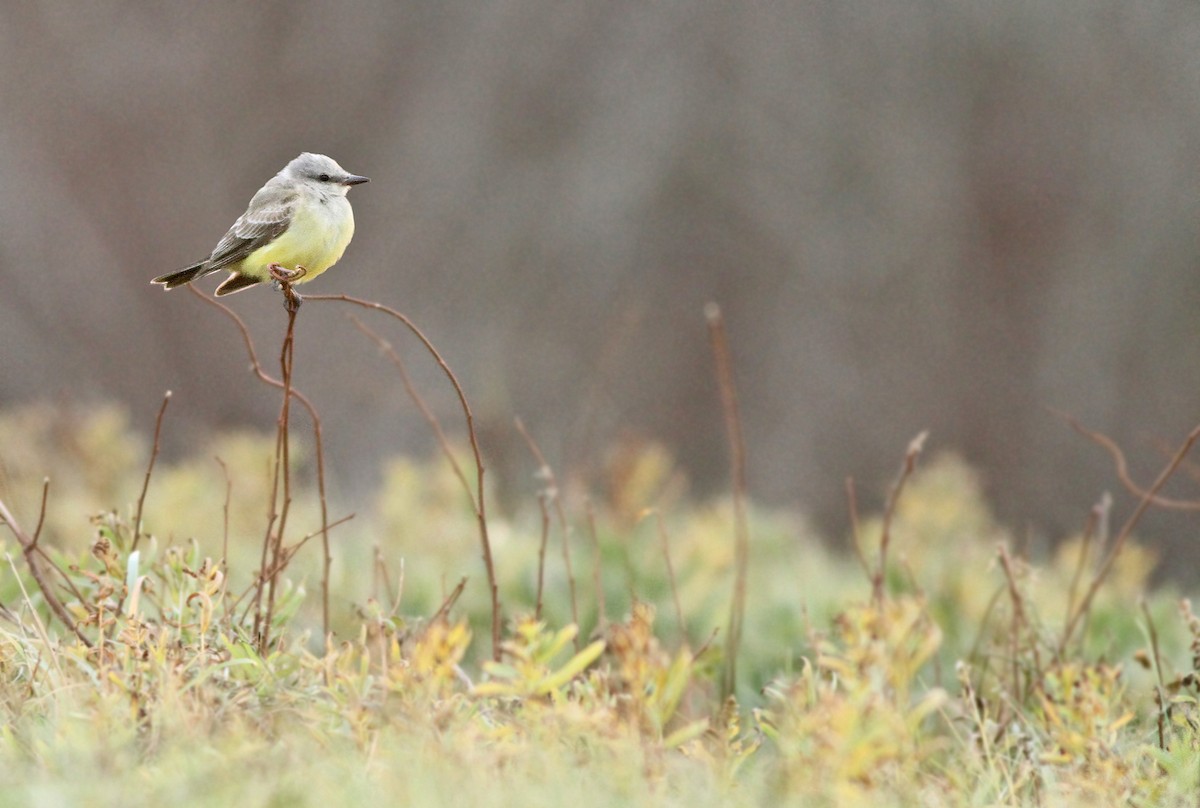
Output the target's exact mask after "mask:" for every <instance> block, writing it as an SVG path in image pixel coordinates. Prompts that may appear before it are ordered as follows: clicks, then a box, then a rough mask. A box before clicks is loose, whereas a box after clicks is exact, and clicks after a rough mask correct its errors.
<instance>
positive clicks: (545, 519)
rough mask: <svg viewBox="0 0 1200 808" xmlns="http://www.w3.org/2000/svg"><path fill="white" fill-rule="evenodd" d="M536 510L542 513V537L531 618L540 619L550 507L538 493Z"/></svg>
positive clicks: (548, 537)
mask: <svg viewBox="0 0 1200 808" xmlns="http://www.w3.org/2000/svg"><path fill="white" fill-rule="evenodd" d="M537 501H538V510H539V511H540V512H541V514H542V538H541V541H539V542H538V567H537V598H536V600H535V601H534V603H535V605H534V608H533V619H534V620H541V619H542V594H543V592H544V591H545V586H546V545H547V544H548V543H549V541H550V509H549V508H547V507H546V495H545V494H538V498H537Z"/></svg>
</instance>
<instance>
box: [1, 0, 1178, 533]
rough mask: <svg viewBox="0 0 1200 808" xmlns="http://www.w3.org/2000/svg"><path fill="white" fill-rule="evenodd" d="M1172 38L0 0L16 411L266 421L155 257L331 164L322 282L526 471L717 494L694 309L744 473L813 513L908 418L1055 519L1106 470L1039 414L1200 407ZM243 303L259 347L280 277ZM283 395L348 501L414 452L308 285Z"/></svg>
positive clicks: (1149, 19) (253, 394)
mask: <svg viewBox="0 0 1200 808" xmlns="http://www.w3.org/2000/svg"><path fill="white" fill-rule="evenodd" d="M1198 42H1200V8H1198V7H1197V6H1196V5H1195V4H1193V3H1181V2H1165V1H1160V0H1150V1H1149V2H1140V3H1129V2H1115V1H1114V0H1099V2H1095V1H1093V2H1082V0H1053V2H1052V1H1051V0H1043V1H1042V2H1034V3H1020V4H1015V3H1014V4H1001V3H987V2H946V1H945V0H943V1H942V2H916V0H901V1H900V2H892V3H881V4H859V3H839V2H812V3H762V4H727V5H723V6H709V5H702V4H691V3H654V4H641V3H612V4H610V3H592V4H582V3H581V4H560V3H552V2H546V0H519V2H517V1H514V2H501V3H489V4H479V3H468V2H444V1H443V0H439V1H438V2H403V3H390V2H376V3H358V4H353V5H348V4H334V3H317V2H298V3H278V2H275V3H260V4H255V5H252V6H247V5H242V4H234V3H230V2H214V3H206V4H192V5H189V6H174V5H164V6H146V5H145V4H142V3H121V2H110V3H103V4H99V3H97V4H72V3H56V2H41V3H27V4H20V5H17V4H8V5H5V6H4V7H3V9H0V100H2V101H3V109H4V114H3V115H2V116H0V172H2V176H3V178H4V182H3V183H0V224H2V226H3V233H4V237H3V239H2V240H0V346H2V347H0V407H3V406H5V405H11V404H14V403H16V402H19V401H25V400H31V399H40V398H51V399H53V398H60V399H64V400H68V401H72V402H87V401H91V400H98V399H115V400H117V401H119V402H122V403H123V404H125V405H126V406H128V407H130V408H131V409H132V411H133V413H134V417H135V418H136V419H139V420H140V421H141V422H142V423H145V424H146V426H147V428H149V425H150V423H151V420H152V417H153V412H154V411H155V409H156V408H157V406H158V403H159V400H160V396H161V394H162V391H163V390H164V389H167V388H170V389H173V390H174V391H175V393H176V399H175V406H174V407H173V411H172V414H171V418H172V419H174V422H175V425H174V427H173V428H172V429H170V430H168V440H169V441H171V442H173V445H172V446H168V449H170V450H173V451H176V452H178V451H179V450H180V449H181V448H183V446H184V445H185V444H187V443H188V442H189V441H194V440H195V439H197V438H198V436H200V435H202V434H204V429H205V428H207V427H209V426H224V427H228V426H234V425H240V424H254V425H256V426H259V427H266V426H267V425H269V424H270V423H271V421H272V419H273V417H274V410H275V407H276V406H277V401H276V397H275V396H274V395H273V394H271V393H269V392H268V391H265V390H264V389H263V388H262V387H260V386H259V385H258V384H256V383H255V382H254V381H253V380H252V379H251V378H250V376H249V374H248V373H247V371H246V366H247V362H246V359H245V356H244V354H243V353H242V349H241V346H240V344H239V341H238V338H237V335H236V333H235V332H234V331H233V330H232V329H231V327H230V325H229V324H228V322H226V321H225V320H224V319H223V318H221V317H220V316H218V315H217V314H216V313H215V312H214V311H213V310H211V309H209V308H208V307H204V306H201V305H199V304H198V302H197V301H196V300H195V299H193V298H192V297H191V296H190V295H188V294H187V293H186V292H174V293H171V294H170V295H164V294H163V293H162V292H161V291H160V290H159V289H157V288H152V287H151V286H150V285H149V282H148V281H149V279H150V277H152V276H154V275H156V274H159V273H161V272H164V271H166V270H169V269H173V268H176V267H179V266H183V265H184V264H187V263H189V262H191V261H194V260H196V259H198V258H200V257H202V256H203V255H205V254H206V253H207V252H208V251H209V250H210V249H211V247H212V245H213V244H214V243H215V240H216V239H217V238H218V237H219V236H220V235H221V233H223V232H224V230H225V228H226V227H227V226H228V225H229V224H230V222H231V221H232V220H233V218H234V217H236V216H237V215H238V214H239V213H240V212H241V210H242V209H243V206H244V205H245V203H246V201H247V200H248V199H249V197H250V195H251V194H252V193H253V192H254V190H255V189H256V188H258V186H259V185H260V184H261V183H262V182H263V181H265V180H266V179H267V178H268V177H269V176H270V175H271V174H273V173H274V172H275V171H277V170H278V169H279V168H280V167H281V166H282V165H283V164H284V163H285V162H286V161H287V160H288V159H290V158H291V157H293V156H294V155H295V154H296V153H298V152H299V151H301V150H313V151H322V152H326V153H328V154H330V155H332V156H334V157H335V158H336V159H337V160H339V161H340V162H341V163H342V164H343V165H344V166H346V167H347V168H348V169H349V170H351V171H355V172H359V173H363V174H366V175H368V176H370V177H371V178H372V180H373V182H372V184H371V185H369V186H366V187H364V188H361V189H358V190H356V191H355V193H354V194H353V201H354V204H355V210H356V215H357V221H358V235H357V237H356V240H355V242H354V243H353V244H352V245H351V247H350V249H349V251H348V252H347V255H346V257H345V258H344V259H343V262H342V264H341V265H339V266H338V267H337V269H336V270H335V271H334V272H332V273H330V274H329V275H326V276H325V277H323V278H322V279H321V280H320V281H319V283H318V284H316V285H314V287H312V291H319V292H346V293H351V294H356V295H360V296H365V297H371V298H375V299H379V300H381V301H383V302H385V303H388V304H389V305H393V306H396V307H398V308H400V309H402V310H404V311H405V312H406V313H408V314H409V315H410V316H411V317H413V318H414V319H415V320H416V321H417V322H419V323H420V324H421V325H422V327H424V328H425V329H426V331H427V333H428V334H429V335H430V336H431V337H432V338H433V339H434V341H435V342H436V343H437V344H438V345H439V346H440V347H441V349H442V351H443V353H444V354H445V356H446V357H447V359H448V361H449V362H450V364H451V365H452V366H453V367H454V368H455V369H456V370H457V371H458V374H459V376H460V378H462V379H463V381H464V385H465V386H466V388H467V394H468V395H469V396H470V397H471V398H472V400H473V402H474V403H475V406H476V408H477V410H478V414H479V415H480V417H481V420H482V421H483V423H484V425H485V426H486V432H485V444H486V445H485V450H486V451H487V453H488V455H489V457H490V458H491V460H492V462H493V464H494V465H496V466H497V467H498V468H499V469H501V473H500V474H499V475H498V479H501V480H503V481H505V482H506V483H507V484H508V485H509V486H510V487H512V488H514V489H516V492H517V493H518V494H521V495H528V492H529V490H532V489H533V487H534V484H533V483H532V482H530V483H529V484H528V486H526V485H525V483H524V481H525V480H527V479H528V478H527V477H523V476H521V475H527V474H528V473H529V471H530V464H529V462H528V460H527V455H526V453H525V452H524V449H523V446H522V445H521V442H520V438H519V436H518V435H517V433H516V431H515V429H514V428H513V427H512V417H513V416H514V415H520V416H521V417H522V418H523V419H524V421H525V423H526V424H527V425H528V426H529V428H530V430H531V431H532V432H533V433H534V434H535V435H537V437H538V440H539V442H540V443H541V445H542V446H543V448H544V449H545V450H546V451H547V453H548V454H549V455H550V456H551V457H550V459H551V461H552V462H553V463H554V464H555V466H556V468H558V469H560V470H561V471H562V473H565V474H572V473H573V474H588V473H592V474H595V473H596V470H597V469H599V468H600V467H601V466H602V465H603V463H604V462H605V456H606V453H607V452H609V451H612V449H613V447H614V446H618V445H619V444H620V442H621V441H637V440H644V439H654V440H661V441H663V442H664V443H665V444H666V445H667V446H669V447H670V449H671V450H672V451H673V452H674V453H675V455H676V456H677V457H678V458H679V460H680V462H681V464H682V466H683V467H684V468H686V469H687V470H688V472H689V474H690V475H691V477H692V479H693V480H694V481H695V482H696V484H697V485H698V486H699V487H700V488H702V489H703V488H706V487H708V486H720V487H725V486H726V483H725V474H726V472H725V469H726V461H725V448H724V440H723V436H722V431H721V421H720V415H719V410H718V403H717V395H716V390H715V385H714V382H713V379H712V372H711V359H710V355H709V351H708V345H707V342H706V338H705V330H704V320H703V316H702V306H703V304H704V303H705V302H707V301H709V300H715V301H717V302H719V303H720V304H721V305H722V307H723V310H724V312H725V315H726V319H727V325H728V329H729V332H730V338H731V341H732V347H733V351H734V355H735V356H734V359H735V363H736V372H737V376H738V383H739V387H740V393H741V398H742V406H743V415H744V418H745V427H746V431H747V436H748V441H749V458H750V477H751V480H750V486H751V490H752V492H753V494H754V495H756V496H757V497H760V498H769V499H774V500H776V501H783V502H789V503H797V504H799V505H801V506H802V507H804V508H806V509H809V510H811V511H813V512H814V513H816V514H817V515H818V516H819V517H821V518H822V520H823V521H824V522H825V523H826V524H832V525H837V523H838V520H839V519H840V518H841V516H840V515H841V514H842V512H843V511H844V504H843V500H842V496H841V490H842V481H843V478H844V477H845V476H846V475H854V476H855V477H856V478H858V479H859V480H860V481H861V482H862V484H863V486H864V489H863V490H864V491H879V490H882V485H883V482H884V480H886V479H887V478H888V477H890V475H891V474H892V473H893V472H894V468H893V458H895V457H897V456H898V455H899V454H900V452H901V451H902V449H903V447H904V445H906V443H907V441H908V439H909V438H911V437H912V435H914V434H916V432H918V431H919V430H921V429H924V428H929V429H930V430H931V431H932V434H933V439H932V443H933V444H934V445H937V446H942V447H952V448H954V449H956V450H958V451H961V452H962V453H963V454H964V455H965V456H966V457H967V459H968V460H969V461H970V462H972V463H973V464H975V465H977V466H978V467H979V468H980V469H981V470H982V472H983V475H984V480H985V484H986V485H987V487H988V489H989V497H990V498H992V499H994V500H995V501H996V502H997V503H998V504H999V507H1000V511H1001V514H1002V517H1003V518H1004V519H1006V520H1007V521H1009V522H1010V523H1012V524H1014V526H1024V525H1028V526H1030V527H1031V528H1032V529H1033V531H1034V532H1035V533H1037V534H1042V533H1044V534H1048V535H1057V534H1058V533H1060V532H1062V531H1064V530H1066V529H1069V528H1075V527H1077V526H1078V525H1079V524H1080V523H1081V522H1082V519H1083V514H1084V513H1085V512H1086V510H1087V508H1088V507H1089V505H1090V504H1091V502H1092V501H1093V500H1094V499H1095V498H1096V497H1097V496H1098V494H1099V492H1100V491H1101V490H1102V489H1104V488H1106V487H1110V486H1112V485H1113V482H1112V474H1111V470H1110V468H1109V464H1108V461H1107V458H1105V457H1104V456H1103V454H1102V453H1101V452H1100V451H1099V450H1097V449H1096V448H1095V447H1094V446H1092V445H1090V444H1088V443H1087V442H1086V441H1083V440H1082V439H1080V438H1079V437H1078V436H1077V435H1075V434H1074V433H1072V432H1071V431H1070V430H1069V429H1068V428H1067V427H1066V426H1064V424H1063V423H1062V422H1061V421H1059V420H1058V419H1056V418H1055V417H1054V416H1052V415H1050V414H1049V413H1048V412H1047V411H1046V409H1045V407H1046V406H1052V407H1056V408H1059V409H1062V410H1066V411H1069V412H1072V413H1074V414H1076V415H1078V416H1079V417H1080V418H1081V419H1082V420H1083V421H1084V422H1085V423H1086V424H1088V425H1089V426H1090V427H1092V428H1096V429H1099V430H1102V431H1104V432H1106V433H1108V434H1110V435H1112V436H1113V437H1114V438H1116V439H1117V440H1119V441H1120V442H1121V443H1122V444H1123V445H1125V446H1127V447H1128V448H1129V450H1130V452H1131V455H1132V456H1134V457H1135V458H1137V459H1138V462H1137V463H1136V464H1135V466H1136V468H1135V471H1137V472H1139V473H1142V476H1143V477H1144V476H1145V472H1146V470H1148V469H1150V468H1154V467H1156V466H1157V465H1158V464H1159V463H1160V462H1161V448H1160V441H1163V442H1165V443H1167V444H1174V443H1175V442H1176V440H1177V439H1178V437H1179V436H1180V435H1181V434H1182V433H1183V432H1184V431H1185V430H1187V429H1188V428H1190V427H1191V426H1192V425H1193V422H1194V421H1195V420H1196V418H1197V406H1196V405H1197V401H1198V399H1200V334H1198V333H1197V331H1198V329H1197V325H1196V322H1197V318H1196V317H1195V315H1194V310H1195V308H1196V303H1197V300H1196V297H1197V290H1198V288H1200V274H1198V273H1197V271H1196V270H1197V266H1196V264H1197V257H1198V253H1200V249H1198V245H1197V241H1196V232H1197V215H1196V214H1197V206H1196V199H1197V198H1198V196H1200V194H1198V192H1200V170H1198V168H1197V154H1200V148H1197V147H1198V146H1200V143H1198V140H1200V137H1198V135H1197V132H1198V131H1200V126H1198V124H1200V90H1198V89H1197V88H1200V48H1198V47H1197V44H1198ZM317 287H319V288H317ZM234 305H235V307H236V308H237V309H238V311H239V312H241V313H243V314H244V315H245V316H246V318H247V319H248V320H250V321H252V322H254V323H255V324H256V329H255V331H256V335H257V337H258V338H259V340H260V343H259V345H260V350H261V351H263V353H264V354H265V355H267V356H274V354H275V352H276V350H277V343H278V340H279V338H280V337H281V335H282V328H283V322H284V317H283V311H282V308H281V306H280V301H279V300H278V298H277V296H276V295H273V294H270V293H268V292H264V291H254V292H249V293H247V294H245V295H240V296H238V297H237V298H236V299H234ZM395 339H396V341H397V342H398V343H401V344H406V343H403V342H402V340H401V339H400V337H399V335H396V336H395ZM409 355H411V356H412V357H413V361H412V364H413V372H414V374H415V376H416V377H417V381H418V384H420V386H421V388H422V390H424V391H427V395H428V396H429V399H430V402H431V404H432V405H433V406H434V407H435V408H436V409H438V411H439V412H440V413H442V414H443V416H444V417H445V418H446V419H447V420H449V419H452V418H453V417H454V412H455V410H454V402H453V398H452V393H451V391H450V390H449V389H448V388H447V387H446V386H445V385H444V384H443V383H442V380H441V379H440V377H439V376H438V375H437V373H436V369H435V368H432V367H430V366H429V363H428V362H426V361H425V360H424V358H423V356H421V354H419V353H417V352H412V353H410V354H409ZM296 382H297V385H298V386H299V387H300V388H301V389H304V390H305V391H307V392H308V393H309V395H310V396H311V397H312V398H313V399H314V400H315V402H316V403H317V404H318V406H319V407H320V409H321V410H322V412H323V414H324V417H325V419H326V424H325V427H326V433H327V439H328V441H329V445H330V451H331V452H332V458H331V463H332V472H331V481H332V485H333V486H334V487H335V488H336V489H338V491H337V493H339V494H340V495H341V496H342V497H343V498H350V499H352V498H353V497H354V492H355V491H356V490H360V489H361V490H372V489H373V488H374V486H370V487H369V488H368V487H367V486H365V485H362V483H365V482H366V481H369V480H371V479H372V478H374V477H375V476H376V475H378V474H379V458H380V457H381V456H382V455H385V454H391V453H393V452H394V451H396V450H397V449H405V448H407V449H414V450H419V451H424V450H425V449H427V448H428V443H429V441H430V438H429V435H428V431H427V429H426V427H425V426H424V423H423V422H422V421H421V419H420V418H419V416H417V414H416V413H415V412H414V411H413V409H412V407H411V405H410V404H409V403H408V402H407V400H406V399H404V398H403V396H402V395H401V394H400V393H399V391H398V390H397V389H396V385H395V383H394V377H393V375H392V374H391V373H390V372H389V371H388V369H387V368H386V366H385V365H384V364H383V363H382V362H381V361H380V360H379V358H378V357H377V356H376V355H375V351H374V349H373V348H372V347H371V346H370V345H369V344H367V343H366V342H365V341H364V340H363V338H362V336H361V335H360V334H358V333H357V332H356V331H355V330H354V329H353V328H352V327H351V326H350V325H349V324H348V323H347V322H346V321H345V319H344V317H343V312H341V311H339V310H337V309H336V308H335V307H333V306H329V305H321V304H313V305H311V306H308V307H306V308H305V309H304V310H303V312H302V315H301V322H300V326H299V335H298V348H297V380H296ZM268 428H269V427H268ZM593 484H598V483H596V481H595V480H593ZM527 488H528V490H526V489H527ZM1147 524H1148V525H1149V527H1148V528H1147V529H1148V530H1157V531H1159V533H1160V534H1161V537H1162V538H1163V540H1164V541H1168V542H1169V541H1170V540H1174V541H1176V542H1178V543H1180V546H1183V543H1185V542H1186V541H1187V539H1188V538H1189V535H1188V534H1190V533H1192V532H1194V529H1195V528H1194V524H1192V523H1191V522H1187V521H1179V522H1171V521H1167V520H1166V519H1165V518H1161V517H1160V518H1159V521H1158V522H1154V523H1147Z"/></svg>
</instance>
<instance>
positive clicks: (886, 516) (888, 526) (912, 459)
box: [871, 431, 929, 603]
mask: <svg viewBox="0 0 1200 808" xmlns="http://www.w3.org/2000/svg"><path fill="white" fill-rule="evenodd" d="M928 437H929V432H928V431H924V432H922V433H920V434H919V435H917V436H916V437H915V438H913V439H912V440H911V441H909V444H908V451H906V452H905V453H904V463H903V464H902V465H901V466H900V473H899V475H897V477H896V482H895V483H893V485H892V490H891V491H890V492H888V498H887V504H886V505H885V506H884V509H883V528H882V529H881V532H880V536H879V568H878V569H877V570H875V576H874V578H873V580H872V582H871V595H872V598H873V599H874V601H875V602H876V603H882V602H883V597H884V594H885V593H884V582H885V581H886V579H887V557H888V546H889V545H890V544H891V539H892V520H893V519H894V518H895V516H896V505H897V504H898V503H899V502H900V494H901V493H903V491H904V485H905V483H907V482H908V478H909V477H911V476H912V474H913V472H914V471H916V468H917V458H918V457H920V456H921V452H922V451H924V449H925V441H926V439H927V438H928Z"/></svg>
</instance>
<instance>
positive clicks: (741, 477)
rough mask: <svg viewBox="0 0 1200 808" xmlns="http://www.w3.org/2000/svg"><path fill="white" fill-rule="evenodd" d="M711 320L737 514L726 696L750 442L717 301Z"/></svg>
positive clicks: (744, 546) (743, 570) (739, 594)
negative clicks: (744, 424) (743, 423)
mask: <svg viewBox="0 0 1200 808" xmlns="http://www.w3.org/2000/svg"><path fill="white" fill-rule="evenodd" d="M704 314H705V317H706V318H707V319H708V335H709V341H710V343H711V345H712V352H713V360H714V362H715V364H716V375H717V387H718V388H719V390H720V393H721V410H722V412H723V414H724V416H725V430H726V433H727V436H728V439H729V455H730V461H729V462H730V473H731V476H732V478H733V514H734V566H735V572H734V584H733V600H732V602H731V603H730V606H729V639H728V641H727V645H726V651H725V672H724V679H723V682H722V687H721V695H722V698H728V697H729V696H731V695H733V693H734V691H735V690H736V689H737V655H738V650H739V647H740V645H741V641H742V623H743V620H744V619H745V615H746V577H747V574H748V569H749V563H750V522H749V516H748V513H747V504H746V496H747V495H746V491H747V484H746V441H745V438H744V437H743V435H742V420H741V415H740V414H739V411H738V398H737V390H736V388H735V387H734V384H733V359H732V357H731V355H730V351H729V341H728V339H727V338H726V336H725V322H724V320H723V318H722V317H721V309H720V307H719V306H717V304H716V303H709V304H708V305H707V306H705V308H704Z"/></svg>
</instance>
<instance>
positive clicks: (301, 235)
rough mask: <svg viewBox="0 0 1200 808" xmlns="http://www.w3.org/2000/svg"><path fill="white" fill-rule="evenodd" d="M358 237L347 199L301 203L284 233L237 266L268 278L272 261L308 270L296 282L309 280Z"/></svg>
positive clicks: (339, 256) (329, 265)
mask: <svg viewBox="0 0 1200 808" xmlns="http://www.w3.org/2000/svg"><path fill="white" fill-rule="evenodd" d="M353 237H354V213H353V211H352V210H351V209H350V203H349V202H347V201H346V200H345V199H344V198H337V199H332V200H328V201H326V202H325V203H321V202H317V201H312V202H309V203H308V204H305V205H300V206H299V208H298V209H297V210H296V213H295V215H294V216H293V217H292V223H291V224H290V225H289V226H288V229H287V230H286V231H285V232H284V234H283V235H282V236H280V237H279V238H277V239H275V240H274V241H273V242H271V243H270V244H268V245H266V246H265V247H259V248H258V249H257V250H255V251H254V252H252V253H250V255H248V256H246V259H245V260H244V261H242V263H241V265H239V266H238V267H237V269H236V271H237V272H238V274H241V275H249V276H250V277H252V278H259V279H260V280H264V281H265V280H268V279H269V272H268V270H267V268H268V267H270V266H271V264H279V265H280V266H282V267H285V268H286V269H293V270H294V269H295V268H296V267H298V266H302V267H304V269H305V270H306V272H305V274H304V277H302V278H298V279H297V280H296V283H305V282H307V281H310V280H312V279H313V278H315V277H316V276H318V275H320V274H321V273H322V272H324V271H325V270H327V269H329V268H330V267H331V266H333V265H334V264H336V263H337V262H338V259H339V258H341V257H342V253H344V252H345V251H346V245H347V244H349V243H350V239H351V238H353Z"/></svg>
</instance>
